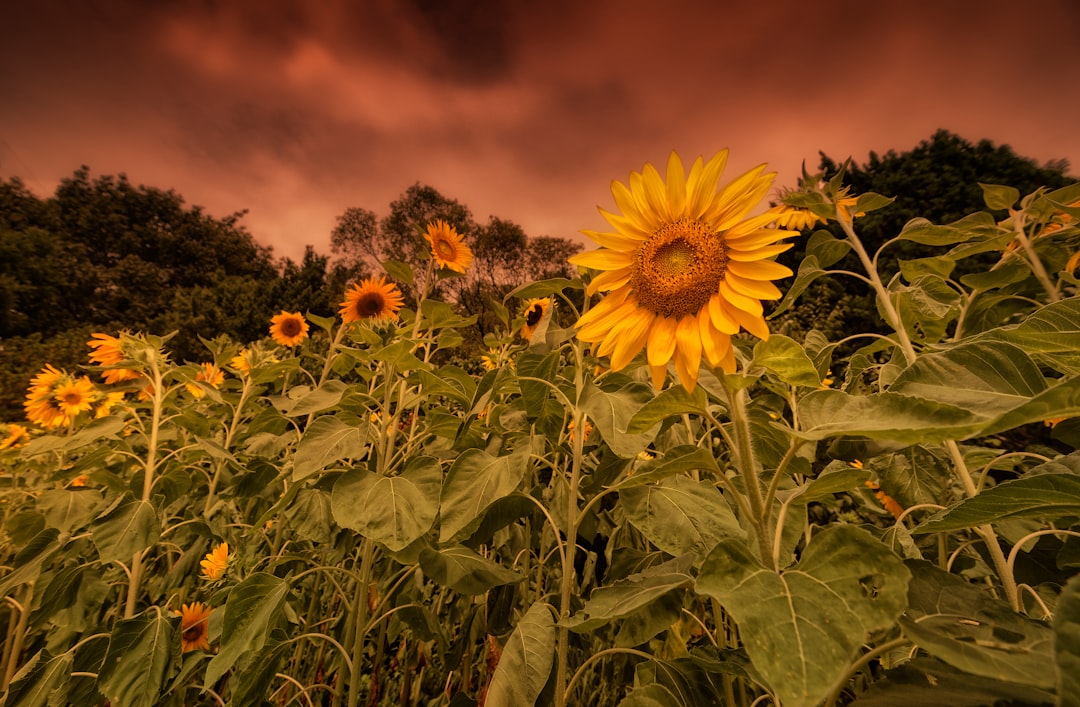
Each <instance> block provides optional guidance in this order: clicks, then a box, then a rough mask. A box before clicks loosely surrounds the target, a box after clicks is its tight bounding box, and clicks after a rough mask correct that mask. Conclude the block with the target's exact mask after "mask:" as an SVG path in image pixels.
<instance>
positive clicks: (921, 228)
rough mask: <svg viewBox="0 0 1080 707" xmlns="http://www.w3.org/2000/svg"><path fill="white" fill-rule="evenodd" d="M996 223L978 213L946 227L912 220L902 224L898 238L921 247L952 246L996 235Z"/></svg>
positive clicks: (985, 214)
mask: <svg viewBox="0 0 1080 707" xmlns="http://www.w3.org/2000/svg"><path fill="white" fill-rule="evenodd" d="M996 230H997V223H996V222H995V221H994V219H993V217H992V216H990V214H988V213H985V212H980V213H977V214H971V215H969V216H965V217H964V218H962V219H960V220H959V221H954V222H953V223H951V224H947V225H937V224H933V223H931V222H930V221H928V220H926V219H924V218H914V219H911V220H910V221H908V222H907V223H906V224H904V228H903V229H901V231H900V235H899V238H901V239H902V240H905V241H914V242H915V243H921V244H923V245H953V244H955V243H967V242H968V241H971V240H975V239H983V238H986V237H987V236H990V235H993V234H994V233H996Z"/></svg>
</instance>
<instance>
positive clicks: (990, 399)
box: [889, 342, 1046, 415]
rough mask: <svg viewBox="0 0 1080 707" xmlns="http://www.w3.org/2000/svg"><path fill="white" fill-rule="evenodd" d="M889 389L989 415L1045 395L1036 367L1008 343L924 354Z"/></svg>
mask: <svg viewBox="0 0 1080 707" xmlns="http://www.w3.org/2000/svg"><path fill="white" fill-rule="evenodd" d="M889 390H890V391H891V392H893V393H900V394H902V395H910V396H913V397H918V398H923V399H926V400H933V401H936V402H939V403H944V404H947V405H955V406H956V407H960V408H964V409H967V410H971V411H973V412H976V413H978V414H980V415H993V414H998V413H1001V412H1004V411H1007V410H1011V409H1013V408H1015V407H1018V406H1020V405H1022V404H1023V403H1025V402H1027V401H1028V400H1029V399H1030V398H1032V397H1033V396H1035V395H1038V394H1039V393H1041V392H1042V391H1044V390H1046V381H1045V380H1044V378H1043V375H1042V372H1041V371H1040V370H1039V367H1038V366H1036V365H1035V363H1034V362H1032V360H1031V359H1030V358H1028V356H1027V354H1025V353H1024V352H1023V350H1021V349H1019V348H1017V347H1016V346H1013V345H1012V344H1004V343H992V342H974V343H967V344H960V345H959V346H955V347H953V348H951V349H948V350H947V351H942V352H940V353H929V354H924V355H922V356H920V357H919V358H918V360H916V361H915V363H913V364H912V365H910V366H908V368H906V369H905V370H904V371H903V372H902V373H901V374H900V375H899V376H897V377H896V380H894V381H893V383H892V385H891V386H890V387H889Z"/></svg>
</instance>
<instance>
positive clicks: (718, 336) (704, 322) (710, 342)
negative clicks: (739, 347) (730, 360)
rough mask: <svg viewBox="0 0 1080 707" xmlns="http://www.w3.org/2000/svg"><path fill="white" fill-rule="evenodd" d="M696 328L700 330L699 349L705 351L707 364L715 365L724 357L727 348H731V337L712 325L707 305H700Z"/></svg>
mask: <svg viewBox="0 0 1080 707" xmlns="http://www.w3.org/2000/svg"><path fill="white" fill-rule="evenodd" d="M697 319H698V329H699V330H700V332H701V350H702V351H704V352H705V358H706V359H707V360H708V361H709V365H711V366H716V365H718V364H719V363H720V361H721V359H723V357H724V353H725V352H726V351H727V349H729V348H731V337H730V336H728V335H727V334H722V333H720V332H718V331H717V330H716V328H715V327H714V326H713V325H712V318H711V317H710V316H709V311H708V308H707V307H702V308H701V311H700V312H698V317H697Z"/></svg>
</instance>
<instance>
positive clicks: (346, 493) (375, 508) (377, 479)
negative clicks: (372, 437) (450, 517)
mask: <svg viewBox="0 0 1080 707" xmlns="http://www.w3.org/2000/svg"><path fill="white" fill-rule="evenodd" d="M441 489H442V469H441V467H440V466H439V462H438V461H437V460H436V459H434V458H433V457H416V458H413V459H412V460H410V461H409V465H408V467H407V468H406V469H405V471H404V472H403V473H401V474H399V475H398V476H379V475H378V474H374V473H372V472H370V471H368V470H367V469H364V468H362V467H356V468H353V469H350V470H349V471H347V472H345V473H344V474H343V475H341V476H340V477H338V479H337V481H336V482H335V483H334V490H333V492H332V493H331V495H330V504H331V510H332V512H333V515H334V519H335V520H336V521H337V522H338V524H339V525H341V527H343V528H349V529H351V530H355V531H356V532H358V533H360V534H361V535H363V536H364V537H366V538H371V539H372V540H374V541H376V542H379V543H382V544H383V545H385V546H386V547H387V548H389V549H390V550H391V551H393V552H397V551H399V550H402V549H404V548H406V547H408V546H409V545H410V544H412V543H413V542H414V541H415V540H417V539H419V538H420V537H421V536H423V535H424V533H426V532H427V531H428V530H429V529H430V528H431V525H432V523H434V522H435V516H436V514H437V513H438V510H439V509H438V506H437V505H436V503H435V499H437V498H438V496H439V492H440V490H441Z"/></svg>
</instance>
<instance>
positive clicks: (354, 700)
mask: <svg viewBox="0 0 1080 707" xmlns="http://www.w3.org/2000/svg"><path fill="white" fill-rule="evenodd" d="M374 559H375V543H374V541H372V540H369V539H368V538H364V542H363V545H362V546H361V549H360V577H359V580H358V582H357V588H356V598H355V599H354V600H353V609H352V614H353V621H354V622H355V623H354V624H353V646H352V670H351V673H350V675H349V701H348V705H349V707H356V706H357V705H358V704H359V703H360V677H361V668H362V667H363V665H364V638H365V636H366V634H367V624H368V585H369V584H370V583H371V566H372V564H373V563H374Z"/></svg>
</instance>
